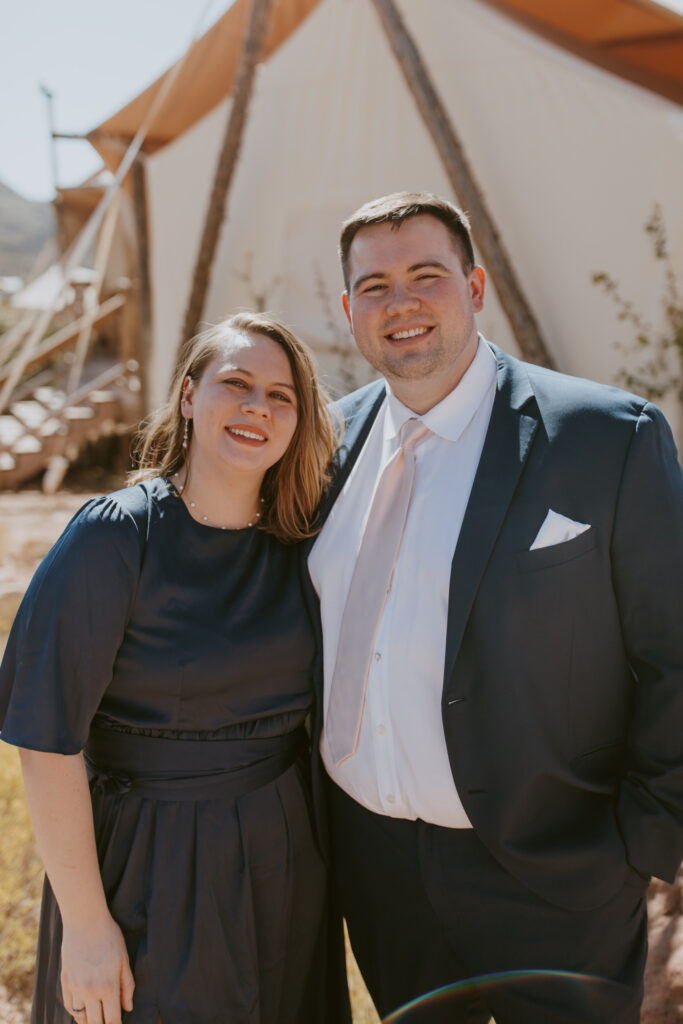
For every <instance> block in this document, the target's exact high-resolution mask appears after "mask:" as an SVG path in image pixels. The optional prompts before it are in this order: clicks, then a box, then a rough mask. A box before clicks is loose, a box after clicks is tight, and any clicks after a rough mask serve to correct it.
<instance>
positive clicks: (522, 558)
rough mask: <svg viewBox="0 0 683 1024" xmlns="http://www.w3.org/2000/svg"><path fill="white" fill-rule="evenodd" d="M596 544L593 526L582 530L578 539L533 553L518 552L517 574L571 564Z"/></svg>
mask: <svg viewBox="0 0 683 1024" xmlns="http://www.w3.org/2000/svg"><path fill="white" fill-rule="evenodd" d="M597 543H598V534H597V530H596V529H595V527H594V526H591V527H590V529H588V530H584V531H583V533H580V534H579V535H578V537H573V538H572V539H571V540H566V541H564V542H563V543H562V544H549V545H548V547H545V548H535V549H534V550H533V551H520V552H518V554H517V571H518V572H535V571H536V570H537V569H549V568H551V567H552V566H554V565H562V564H563V563H564V562H573V561H574V559H576V558H581V556H582V555H586V554H588V552H589V551H592V550H593V548H594V547H595V546H596V545H597Z"/></svg>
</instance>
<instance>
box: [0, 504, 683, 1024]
mask: <svg viewBox="0 0 683 1024" xmlns="http://www.w3.org/2000/svg"><path fill="white" fill-rule="evenodd" d="M89 496H90V495H89V494H87V493H82V492H81V493H74V492H61V493H59V494H57V495H55V496H53V497H49V498H48V497H45V496H44V495H43V494H41V493H40V492H39V491H31V490H27V491H21V492H19V493H18V494H0V649H1V646H2V639H3V634H4V633H6V631H7V628H8V627H9V624H10V622H11V620H12V617H13V616H14V612H15V611H16V608H17V605H18V603H19V600H20V598H21V595H22V594H23V591H24V590H25V588H26V585H27V584H28V582H29V580H30V578H31V575H32V573H33V571H34V569H35V567H36V565H37V564H38V561H39V560H40V559H41V558H42V557H43V555H44V554H45V553H46V552H47V551H48V549H49V548H50V546H51V545H52V543H53V542H54V541H55V540H56V538H57V536H58V535H59V534H60V532H61V530H62V529H63V527H64V526H65V524H66V523H67V521H68V520H69V519H70V517H71V516H72V515H73V513H74V512H75V511H76V510H77V509H78V508H80V506H81V505H82V504H83V503H84V502H85V501H86V500H87V499H88V497H89ZM648 904H649V918H650V923H649V939H650V954H649V958H648V964H647V971H646V979H645V1002H644V1006H643V1014H642V1018H641V1020H642V1022H643V1024H683V872H680V873H679V877H678V880H677V883H676V885H674V886H668V885H665V884H664V883H663V882H659V881H654V882H652V884H651V886H650V889H649V892H648ZM0 972H1V968H0ZM359 1009H360V1008H359ZM373 1016H374V1015H373ZM355 1019H356V1020H357V1022H358V1024H360V1021H370V1020H371V1016H370V1015H369V1014H368V1015H366V1012H365V1011H363V1012H362V1013H360V1012H359V1013H358V1014H357V1015H356V1018H355ZM26 1021H27V1017H26V1007H25V1005H21V1004H17V1003H13V1002H11V1001H9V999H8V994H7V992H6V990H5V989H3V987H2V976H1V973H0V1024H26Z"/></svg>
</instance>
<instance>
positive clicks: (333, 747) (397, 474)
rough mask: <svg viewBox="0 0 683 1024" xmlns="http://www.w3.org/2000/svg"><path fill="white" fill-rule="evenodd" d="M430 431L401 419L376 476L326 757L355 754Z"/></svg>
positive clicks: (347, 614)
mask: <svg viewBox="0 0 683 1024" xmlns="http://www.w3.org/2000/svg"><path fill="white" fill-rule="evenodd" d="M428 434H431V430H430V429H429V427H426V426H425V425H424V423H422V421H421V420H416V419H410V420H407V421H406V422H405V423H404V424H403V426H402V427H401V431H400V434H399V437H400V447H399V449H398V451H396V452H395V453H394V454H393V455H392V457H391V459H390V460H389V462H387V464H386V466H385V467H384V470H383V471H382V475H381V476H380V479H379V482H378V484H377V488H376V490H375V496H374V498H373V499H372V506H371V508H370V514H369V516H368V521H367V525H366V527H365V533H364V534H363V540H362V542H361V546H360V550H359V552H358V558H357V559H356V567H355V569H354V571H353V576H352V577H351V586H350V587H349V593H348V597H347V598H346V605H345V606H344V615H343V617H342V624H341V632H340V634H339V647H338V648H337V661H336V663H335V666H334V673H333V675H332V683H331V685H330V699H329V704H328V707H327V717H326V720H325V734H326V737H327V744H328V749H329V751H330V754H331V756H332V759H333V761H334V763H335V764H341V762H342V761H345V760H346V759H347V758H348V757H351V756H352V754H355V752H356V749H357V747H358V738H359V736H360V727H361V721H362V718H363V708H364V705H365V693H366V690H367V685H368V674H369V672H370V661H371V658H372V652H373V648H374V645H375V637H376V635H377V629H378V627H379V623H380V619H381V618H382V612H383V611H384V605H385V603H386V599H387V594H388V593H389V591H390V590H391V581H392V577H393V575H394V567H395V565H396V559H397V558H398V552H399V549H400V547H401V540H402V538H403V531H404V529H405V525H406V519H407V517H408V507H409V505H410V498H411V494H412V491H413V482H414V480H415V448H416V447H417V445H418V444H420V443H421V441H423V440H424V439H425V438H426V437H427V435H428Z"/></svg>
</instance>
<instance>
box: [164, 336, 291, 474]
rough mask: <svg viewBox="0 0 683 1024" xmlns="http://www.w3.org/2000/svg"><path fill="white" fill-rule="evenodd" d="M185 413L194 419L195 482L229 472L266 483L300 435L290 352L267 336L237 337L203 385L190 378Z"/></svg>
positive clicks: (228, 341) (212, 364) (203, 378)
mask: <svg viewBox="0 0 683 1024" xmlns="http://www.w3.org/2000/svg"><path fill="white" fill-rule="evenodd" d="M180 408H181V412H182V414H183V416H185V417H186V418H189V419H192V434H191V442H190V453H189V454H190V458H191V461H192V473H193V476H195V474H196V473H197V472H198V471H199V472H201V471H202V470H207V471H210V472H213V471H218V472H220V471H221V469H223V470H224V469H226V468H227V469H230V470H231V471H237V472H242V473H248V474H250V475H251V474H253V475H258V476H259V477H261V478H262V477H263V475H264V474H265V472H266V470H267V469H269V468H270V467H271V466H273V465H274V464H275V463H276V462H277V461H278V460H279V459H281V458H282V456H283V455H284V453H285V452H286V450H287V448H288V446H289V443H290V441H291V440H292V437H293V436H294V431H295V430H296V424H297V416H298V413H297V396H296V390H295V388H294V378H293V376H292V370H291V367H290V365H289V359H288V358H287V355H286V353H285V350H284V349H283V348H282V346H281V345H278V344H277V342H275V341H272V339H270V338H267V337H266V336H265V335H263V334H256V333H248V334H247V333H242V332H238V331H232V332H231V333H230V335H229V336H228V337H227V338H226V341H225V344H224V346H223V349H222V351H221V352H220V353H219V354H218V355H217V356H215V357H214V358H213V359H212V360H211V362H210V363H208V365H207V367H206V369H205V370H204V373H203V374H202V376H201V378H200V380H199V381H198V382H196V383H193V382H192V381H191V380H190V378H189V377H188V378H186V380H185V384H184V386H183V397H182V401H181V406H180Z"/></svg>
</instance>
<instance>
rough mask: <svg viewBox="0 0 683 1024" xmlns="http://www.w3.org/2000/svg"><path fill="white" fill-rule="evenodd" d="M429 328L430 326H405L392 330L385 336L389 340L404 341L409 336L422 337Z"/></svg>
mask: <svg viewBox="0 0 683 1024" xmlns="http://www.w3.org/2000/svg"><path fill="white" fill-rule="evenodd" d="M431 330H432V328H431V327H407V328H404V329H403V330H400V331H392V332H391V334H387V335H386V337H387V338H388V339H389V341H406V340H408V339H410V338H424V337H426V336H427V335H428V334H429V332H430V331H431Z"/></svg>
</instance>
